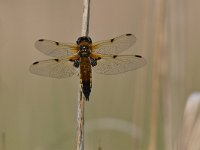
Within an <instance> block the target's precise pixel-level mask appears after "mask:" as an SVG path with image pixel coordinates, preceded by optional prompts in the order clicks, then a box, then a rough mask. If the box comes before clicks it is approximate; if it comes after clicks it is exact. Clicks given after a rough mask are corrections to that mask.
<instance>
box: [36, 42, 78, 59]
mask: <svg viewBox="0 0 200 150" xmlns="http://www.w3.org/2000/svg"><path fill="white" fill-rule="evenodd" d="M35 47H36V48H37V49H38V50H39V51H41V52H42V53H44V54H46V55H48V56H53V57H62V56H70V55H73V54H75V53H77V45H76V44H72V43H62V42H56V41H51V40H46V39H40V40H38V41H36V42H35Z"/></svg>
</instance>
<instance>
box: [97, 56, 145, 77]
mask: <svg viewBox="0 0 200 150" xmlns="http://www.w3.org/2000/svg"><path fill="white" fill-rule="evenodd" d="M145 64H146V61H145V59H144V58H143V57H142V56H139V55H119V56H117V55H112V56H105V57H103V59H100V60H98V61H97V65H96V66H95V67H94V71H95V72H96V73H100V74H106V75H114V74H120V73H124V72H127V71H131V70H135V69H138V68H140V67H142V66H144V65H145Z"/></svg>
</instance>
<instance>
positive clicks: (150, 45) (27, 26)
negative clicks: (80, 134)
mask: <svg viewBox="0 0 200 150" xmlns="http://www.w3.org/2000/svg"><path fill="white" fill-rule="evenodd" d="M199 6H200V3H199V1H198V0H188V1H187V0H109V1H108V0H91V16H90V33H89V35H90V36H91V38H92V39H93V41H99V40H104V39H110V38H113V37H116V36H119V35H121V34H125V33H132V34H134V35H136V37H137V43H136V44H135V45H134V46H133V47H132V48H131V49H130V50H129V51H128V52H127V53H129V54H138V55H142V56H143V57H145V58H146V60H147V65H146V66H145V67H143V68H141V69H138V70H136V71H131V72H127V73H125V74H120V75H115V76H106V75H98V74H95V73H93V88H92V93H91V97H90V101H89V102H86V103H85V149H87V150H95V149H96V150H98V149H99V150H100V149H101V150H111V149H113V150H114V149H115V150H133V149H137V150H146V149H148V150H161V149H162V150H172V149H173V148H174V147H176V148H177V147H178V146H177V143H178V142H177V141H179V139H180V132H181V131H180V128H181V127H182V124H183V112H184V108H185V104H186V101H187V98H188V97H189V95H190V94H192V93H193V92H198V91H200V69H199V65H200V59H199V58H200V57H199V54H200V52H199V50H200V44H199V43H200V41H199V39H200V29H199V27H200V16H199V14H200V9H199ZM82 12H83V2H82V0H76V1H75V0H59V1H57V0H0V149H2V150H69V149H71V150H72V149H75V148H76V127H77V125H76V115H77V98H78V91H79V77H78V76H74V77H71V78H67V79H62V80H58V79H51V78H45V77H40V76H36V75H33V74H31V73H30V72H29V70H28V69H29V66H30V65H31V64H32V62H34V61H36V60H43V59H48V58H49V57H48V56H45V55H44V54H42V53H41V52H39V51H38V50H36V48H35V47H34V42H35V41H36V40H38V39H40V38H46V39H51V40H56V41H62V42H75V41H76V39H77V38H78V37H79V36H80V35H81V24H82ZM133 50H134V51H133ZM179 143H180V142H179ZM177 149H178V148H177ZM179 149H180V148H179ZM181 150H183V149H181Z"/></svg>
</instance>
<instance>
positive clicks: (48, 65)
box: [29, 58, 78, 78]
mask: <svg viewBox="0 0 200 150" xmlns="http://www.w3.org/2000/svg"><path fill="white" fill-rule="evenodd" d="M29 70H30V72H31V73H33V74H37V75H40V76H46V77H52V78H65V77H71V76H73V75H74V74H76V73H77V71H78V69H77V68H75V67H74V66H73V62H70V61H69V60H68V59H63V58H62V59H49V60H43V61H37V62H34V63H33V64H32V65H31V66H30V68H29Z"/></svg>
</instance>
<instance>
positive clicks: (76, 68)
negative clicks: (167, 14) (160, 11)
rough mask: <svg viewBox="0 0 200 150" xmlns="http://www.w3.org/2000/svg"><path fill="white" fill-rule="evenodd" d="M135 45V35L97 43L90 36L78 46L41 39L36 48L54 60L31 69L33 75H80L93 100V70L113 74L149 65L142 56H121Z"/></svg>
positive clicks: (84, 37)
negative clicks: (91, 93)
mask: <svg viewBox="0 0 200 150" xmlns="http://www.w3.org/2000/svg"><path fill="white" fill-rule="evenodd" d="M135 42H136V37H135V36H134V35H132V34H124V35H121V36H119V37H116V38H113V39H109V40H105V41H100V42H95V43H92V40H91V38H90V37H88V36H83V37H79V38H78V40H77V41H76V44H73V43H61V42H56V41H51V40H46V39H40V40H38V41H36V43H35V47H36V48H37V49H38V50H39V51H41V52H42V53H44V54H46V55H49V56H52V57H54V59H48V60H43V61H36V62H34V63H33V64H32V65H31V66H30V72H31V73H33V74H37V75H41V76H47V77H53V78H65V77H70V76H73V75H74V74H76V73H77V72H79V74H80V84H81V88H82V91H83V94H84V96H85V98H86V100H89V96H90V92H91V88H92V70H94V71H95V72H96V73H100V74H106V75H113V74H119V73H124V72H127V71H131V70H134V69H137V68H140V67H142V66H144V65H145V63H146V61H145V59H144V58H143V57H142V56H140V55H118V54H119V53H121V52H123V51H125V50H127V49H128V48H130V47H131V46H132V45H133V44H134V43H135Z"/></svg>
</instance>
